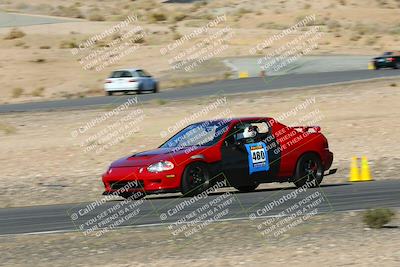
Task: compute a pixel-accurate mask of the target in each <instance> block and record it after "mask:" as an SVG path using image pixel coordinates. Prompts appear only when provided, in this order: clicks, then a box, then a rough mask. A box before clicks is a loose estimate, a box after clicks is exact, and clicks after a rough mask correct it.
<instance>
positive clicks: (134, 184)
mask: <svg viewBox="0 0 400 267" xmlns="http://www.w3.org/2000/svg"><path fill="white" fill-rule="evenodd" d="M180 178H181V172H180V170H179V169H173V170H171V171H164V172H159V173H150V172H148V171H147V169H146V167H119V168H112V171H111V172H109V173H105V174H104V175H103V177H102V180H103V184H104V188H105V194H109V193H114V192H122V191H123V192H138V191H140V192H147V193H157V192H163V191H168V192H169V191H177V190H180V180H181V179H180Z"/></svg>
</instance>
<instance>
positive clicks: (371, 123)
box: [0, 79, 400, 207]
mask: <svg viewBox="0 0 400 267" xmlns="http://www.w3.org/2000/svg"><path fill="white" fill-rule="evenodd" d="M132 97H133V98H135V96H132ZM221 99H222V100H221ZM223 99H225V103H224V102H223ZM137 101H138V103H134V104H131V105H130V106H129V108H127V109H125V110H121V111H120V112H119V113H118V114H114V113H112V114H111V115H110V112H112V111H113V110H114V109H115V107H108V108H104V109H96V110H84V111H54V112H36V113H35V112H34V113H11V114H1V115H0V147H1V152H2V153H1V154H0V161H1V162H2V173H1V178H0V186H1V188H2V194H1V195H0V207H12V206H29V205H38V204H55V203H68V202H82V201H93V200H95V199H98V198H99V197H100V195H101V193H102V192H103V185H102V182H101V178H100V177H101V174H102V173H103V172H104V171H106V169H107V168H108V166H109V164H110V163H111V162H112V161H114V160H116V159H118V158H121V157H123V156H126V155H130V154H133V153H135V152H139V151H143V150H149V149H154V148H156V147H157V146H159V145H160V144H161V143H162V142H163V141H164V140H166V139H167V138H168V136H171V135H173V134H174V133H176V132H177V131H178V130H179V129H182V128H183V127H184V126H185V125H186V124H189V123H193V122H196V121H201V120H206V119H211V118H215V117H229V116H233V117H243V116H270V117H274V118H277V119H281V121H282V122H283V123H285V124H288V125H299V124H300V125H308V124H311V125H315V124H316V125H320V126H321V127H322V131H323V133H324V134H325V135H326V137H327V138H328V140H329V146H330V149H331V150H332V151H333V152H334V154H335V159H334V164H333V167H337V168H339V171H338V173H337V174H335V175H334V176H330V177H327V178H326V179H325V180H324V183H336V182H344V181H346V179H347V176H348V168H349V166H350V159H351V157H352V156H357V157H361V156H363V155H365V156H367V157H368V160H369V162H370V167H371V171H372V175H373V177H374V178H375V179H377V180H380V179H398V178H399V177H398V169H399V165H400V160H399V159H400V158H399V155H398V153H397V151H399V147H398V142H396V141H395V140H397V139H398V136H399V135H400V120H399V118H400V110H399V108H398V103H399V101H400V79H392V80H390V81H386V80H379V81H373V82H363V83H354V84H349V85H337V86H325V87H318V88H313V89H303V90H288V91H275V92H262V93H249V94H242V95H233V96H224V95H216V96H210V97H208V98H207V97H206V98H202V99H198V100H190V101H170V102H167V101H164V100H157V101H152V102H146V103H140V100H139V98H137ZM217 101H219V103H220V105H217V106H216V108H215V109H210V108H209V109H208V112H203V111H204V109H205V108H207V107H210V105H212V104H213V103H217ZM304 103H309V105H308V106H307V107H306V108H304V109H299V108H298V107H299V106H303V105H304ZM296 107H297V110H298V112H297V113H296V114H294V113H293V110H295V109H296ZM290 112H292V113H291V114H292V115H289V116H286V115H287V114H288V113H290ZM107 114H108V115H109V116H108V117H107V116H106V115H107ZM193 114H198V116H193ZM285 114H286V115H285ZM104 118H105V119H104ZM102 119H104V120H102ZM126 121H129V122H130V123H125V122H126ZM269 186H274V185H273V184H271V185H269ZM16 196H19V197H16ZM24 196H26V197H24Z"/></svg>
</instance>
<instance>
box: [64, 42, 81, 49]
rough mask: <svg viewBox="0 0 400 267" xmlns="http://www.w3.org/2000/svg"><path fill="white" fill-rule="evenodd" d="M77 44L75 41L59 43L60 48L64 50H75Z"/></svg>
mask: <svg viewBox="0 0 400 267" xmlns="http://www.w3.org/2000/svg"><path fill="white" fill-rule="evenodd" d="M77 47H78V44H77V43H76V42H75V40H70V41H69V40H63V41H61V43H60V48H62V49H65V48H77Z"/></svg>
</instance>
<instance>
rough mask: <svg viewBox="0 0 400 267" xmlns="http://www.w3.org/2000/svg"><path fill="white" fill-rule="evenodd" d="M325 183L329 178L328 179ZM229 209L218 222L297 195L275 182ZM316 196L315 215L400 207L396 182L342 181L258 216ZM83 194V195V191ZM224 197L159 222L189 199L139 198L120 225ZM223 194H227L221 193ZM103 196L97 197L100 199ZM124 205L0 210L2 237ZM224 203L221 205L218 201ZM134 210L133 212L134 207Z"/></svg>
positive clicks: (65, 227)
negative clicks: (275, 184)
mask: <svg viewBox="0 0 400 267" xmlns="http://www.w3.org/2000/svg"><path fill="white" fill-rule="evenodd" d="M328 179H329V178H328ZM234 192H235V191H231V195H230V197H233V201H232V203H231V204H230V205H229V206H227V207H229V213H228V214H227V215H226V216H225V217H223V218H222V220H235V219H248V218H249V215H251V214H257V211H260V209H262V208H263V207H265V206H266V205H268V204H269V203H271V202H273V201H274V200H278V199H282V197H283V196H286V197H287V196H288V195H290V194H291V193H293V192H295V188H293V187H292V188H281V187H280V186H279V184H277V186H276V188H274V189H265V190H257V191H256V192H253V193H234ZM316 192H319V193H318V194H319V195H320V196H321V197H322V199H323V201H322V202H321V203H320V204H319V205H318V206H317V208H318V213H328V212H336V211H346V210H360V209H367V208H376V207H400V181H396V180H386V181H375V182H366V183H354V184H349V183H343V184H331V185H329V184H327V185H323V186H321V187H320V188H314V189H308V190H307V191H306V192H303V193H301V194H299V195H297V198H292V199H291V200H288V201H285V202H284V203H282V204H280V205H277V206H276V207H275V208H273V209H271V210H269V211H268V212H266V213H265V214H262V217H269V216H273V215H276V214H278V213H279V212H281V211H282V210H285V209H287V208H288V207H290V206H291V205H293V203H294V202H296V201H299V200H301V199H305V198H306V196H310V195H312V194H317V193H316ZM83 193H84V192H83ZM223 194H224V193H211V194H210V195H209V196H208V197H206V198H202V199H199V200H197V201H195V202H194V203H192V204H191V205H189V206H187V207H186V208H184V209H183V210H182V211H179V212H177V213H175V214H172V213H171V214H172V215H171V216H167V217H166V218H165V220H161V219H160V217H162V216H160V215H162V214H168V210H169V211H171V210H173V209H174V207H175V208H176V207H179V205H180V204H181V203H182V202H183V201H185V200H190V198H180V197H170V196H169V197H162V196H160V197H158V196H157V197H155V198H152V199H145V200H143V201H142V200H141V205H138V206H137V207H139V208H140V213H139V214H138V215H136V216H134V217H132V218H131V219H130V220H128V221H125V222H124V223H123V224H121V225H120V226H128V225H130V226H132V225H135V226H148V225H159V224H165V225H166V226H167V225H169V224H171V223H173V222H176V221H177V220H179V219H181V218H182V217H184V216H185V215H187V214H189V213H191V212H192V211H194V210H196V209H198V208H199V207H203V206H204V205H205V203H210V201H213V200H216V199H218V198H220V199H221V197H222V196H223ZM225 194H226V193H225ZM101 198H102V196H99V200H100V199H101ZM120 203H123V201H120V200H112V201H107V202H105V203H102V204H101V205H98V206H97V207H96V208H94V209H93V210H92V211H90V213H87V214H86V215H83V216H82V217H78V218H77V219H76V220H75V221H73V220H71V215H72V214H76V213H79V210H81V211H83V210H85V208H86V209H87V208H88V207H91V204H93V203H77V204H63V205H50V206H35V207H22V208H4V209H0V235H8V234H23V233H30V234H32V233H44V232H52V231H76V230H77V227H78V225H80V224H83V223H85V222H87V221H88V220H90V219H91V218H94V217H96V216H97V215H99V214H101V213H102V212H104V211H105V210H107V209H110V207H113V206H114V207H115V205H117V204H120ZM127 203H128V204H132V203H138V202H136V201H131V202H127ZM220 203H222V202H220ZM137 207H136V208H137Z"/></svg>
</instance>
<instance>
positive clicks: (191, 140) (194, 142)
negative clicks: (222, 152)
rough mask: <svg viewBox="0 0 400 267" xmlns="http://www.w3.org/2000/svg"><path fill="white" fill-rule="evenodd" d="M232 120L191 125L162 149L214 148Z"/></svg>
mask: <svg viewBox="0 0 400 267" xmlns="http://www.w3.org/2000/svg"><path fill="white" fill-rule="evenodd" d="M229 123H230V120H217V121H204V122H199V123H195V124H191V125H189V126H187V127H186V128H184V129H183V130H181V131H180V132H178V133H177V134H175V135H174V136H173V137H171V139H169V140H168V141H167V142H165V143H164V144H163V145H161V146H160V148H172V147H174V148H184V147H192V146H212V145H214V144H216V143H217V142H218V141H219V140H220V139H221V136H222V135H223V134H224V133H225V132H226V131H227V129H228V126H229Z"/></svg>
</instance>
